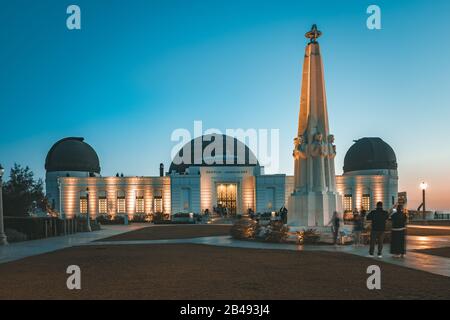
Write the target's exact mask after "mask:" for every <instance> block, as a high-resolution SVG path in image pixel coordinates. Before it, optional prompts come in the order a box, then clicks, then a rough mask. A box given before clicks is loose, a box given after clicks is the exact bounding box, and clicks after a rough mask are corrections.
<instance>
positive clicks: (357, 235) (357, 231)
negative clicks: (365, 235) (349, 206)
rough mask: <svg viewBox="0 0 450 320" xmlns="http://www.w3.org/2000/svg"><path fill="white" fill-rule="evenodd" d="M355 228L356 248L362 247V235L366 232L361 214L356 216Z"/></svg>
mask: <svg viewBox="0 0 450 320" xmlns="http://www.w3.org/2000/svg"><path fill="white" fill-rule="evenodd" d="M353 219H354V227H353V243H354V245H355V246H360V245H361V233H362V232H363V230H364V220H363V218H362V217H361V215H360V214H356V215H355V216H354V218H353Z"/></svg>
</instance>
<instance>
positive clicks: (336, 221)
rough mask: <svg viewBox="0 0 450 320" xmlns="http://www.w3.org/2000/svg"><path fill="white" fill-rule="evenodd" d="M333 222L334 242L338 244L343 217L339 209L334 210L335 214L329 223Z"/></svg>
mask: <svg viewBox="0 0 450 320" xmlns="http://www.w3.org/2000/svg"><path fill="white" fill-rule="evenodd" d="M330 224H331V228H332V230H333V244H334V245H336V244H337V241H338V236H339V228H340V226H341V218H340V217H339V214H338V212H337V211H334V212H333V216H332V217H331V220H330V222H329V223H328V225H330Z"/></svg>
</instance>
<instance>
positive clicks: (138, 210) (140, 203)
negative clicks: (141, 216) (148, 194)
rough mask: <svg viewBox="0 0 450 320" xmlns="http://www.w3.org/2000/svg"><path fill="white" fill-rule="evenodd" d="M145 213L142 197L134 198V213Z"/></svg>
mask: <svg viewBox="0 0 450 320" xmlns="http://www.w3.org/2000/svg"><path fill="white" fill-rule="evenodd" d="M144 212H145V202H144V197H136V213H144Z"/></svg>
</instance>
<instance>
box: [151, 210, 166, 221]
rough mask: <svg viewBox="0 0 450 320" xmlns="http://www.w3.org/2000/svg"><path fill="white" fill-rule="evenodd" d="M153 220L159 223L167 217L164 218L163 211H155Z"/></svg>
mask: <svg viewBox="0 0 450 320" xmlns="http://www.w3.org/2000/svg"><path fill="white" fill-rule="evenodd" d="M152 220H153V222H154V223H159V222H162V221H164V220H165V219H164V213H162V212H155V213H154V214H153V219H152Z"/></svg>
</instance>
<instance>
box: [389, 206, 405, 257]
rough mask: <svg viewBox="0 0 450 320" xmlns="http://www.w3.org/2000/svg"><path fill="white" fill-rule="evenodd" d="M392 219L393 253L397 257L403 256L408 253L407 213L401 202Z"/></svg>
mask: <svg viewBox="0 0 450 320" xmlns="http://www.w3.org/2000/svg"><path fill="white" fill-rule="evenodd" d="M391 219H392V230H391V254H392V255H393V256H394V257H396V258H403V257H404V256H405V254H406V214H405V212H404V210H403V206H402V205H401V204H399V205H398V206H397V211H394V213H393V214H392V215H391Z"/></svg>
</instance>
